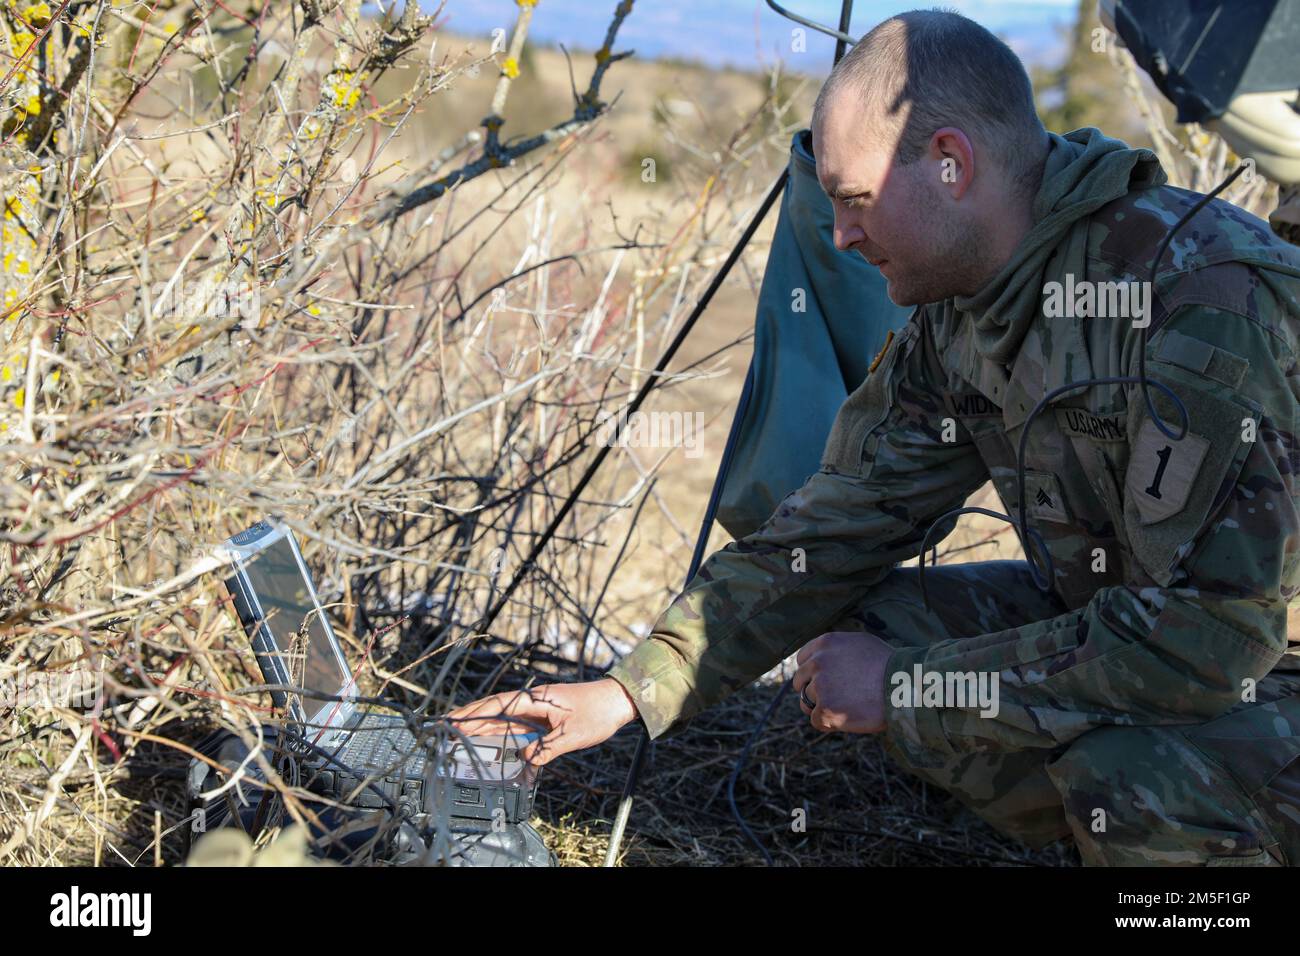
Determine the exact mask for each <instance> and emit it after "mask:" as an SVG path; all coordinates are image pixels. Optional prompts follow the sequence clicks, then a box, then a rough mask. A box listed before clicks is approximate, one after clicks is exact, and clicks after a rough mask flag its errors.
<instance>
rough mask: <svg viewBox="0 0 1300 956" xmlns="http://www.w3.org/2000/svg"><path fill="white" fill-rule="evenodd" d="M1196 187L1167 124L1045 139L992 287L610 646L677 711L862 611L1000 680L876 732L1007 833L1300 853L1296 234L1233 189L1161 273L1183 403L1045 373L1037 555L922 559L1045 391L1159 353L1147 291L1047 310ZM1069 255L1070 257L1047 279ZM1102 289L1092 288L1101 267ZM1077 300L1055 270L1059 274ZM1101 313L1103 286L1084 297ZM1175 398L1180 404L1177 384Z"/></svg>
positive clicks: (1299, 858)
mask: <svg viewBox="0 0 1300 956" xmlns="http://www.w3.org/2000/svg"><path fill="white" fill-rule="evenodd" d="M1199 198H1200V197H1199V196H1198V195H1197V194H1195V193H1190V192H1188V191H1186V190H1182V189H1176V188H1173V187H1170V186H1168V185H1166V179H1165V176H1164V173H1163V171H1162V170H1161V169H1160V166H1159V163H1158V162H1157V161H1156V159H1155V157H1154V155H1153V154H1151V153H1150V152H1149V151H1147V150H1133V149H1128V148H1127V147H1125V146H1124V145H1123V144H1122V143H1119V142H1117V141H1115V140H1110V139H1108V138H1106V137H1104V136H1102V135H1101V134H1100V133H1098V132H1097V131H1096V130H1078V131H1075V132H1074V133H1071V134H1068V135H1067V136H1065V137H1061V136H1056V135H1053V136H1052V149H1051V152H1050V154H1049V156H1048V160H1047V166H1046V169H1045V173H1044V179H1043V186H1042V188H1041V189H1040V191H1039V194H1038V196H1037V198H1036V200H1035V203H1034V210H1033V212H1034V220H1035V225H1034V227H1033V229H1032V230H1031V232H1030V234H1029V236H1027V237H1026V239H1025V241H1024V242H1022V243H1021V246H1020V247H1019V248H1018V249H1017V250H1016V253H1015V254H1014V255H1013V257H1012V260H1011V262H1009V263H1008V264H1007V267H1006V268H1005V269H1004V270H1003V272H1002V273H1000V274H999V276H998V277H997V278H995V279H994V280H993V281H991V282H990V283H989V285H988V286H986V287H985V289H983V290H981V291H980V292H979V293H978V294H976V295H975V296H972V297H969V298H967V297H959V298H957V299H949V300H946V301H944V302H941V303H937V304H934V305H930V306H925V307H923V308H920V309H918V310H917V311H916V312H915V313H914V314H913V316H912V318H911V320H910V321H909V323H908V325H907V326H906V327H905V328H904V330H903V331H902V332H901V333H900V334H899V335H898V336H896V337H895V338H894V339H893V341H892V342H891V343H890V344H889V345H888V346H887V347H886V349H885V350H884V352H883V353H882V355H881V356H880V357H879V359H878V361H877V362H876V363H875V364H874V365H873V368H872V371H871V373H870V374H869V375H868V376H867V379H866V380H865V381H864V382H863V384H862V385H861V387H859V388H858V389H857V391H855V392H854V393H853V394H852V395H850V396H849V398H848V399H847V400H846V401H845V403H844V405H843V407H842V408H841V410H840V412H839V415H838V417H837V419H836V421H835V424H834V426H833V428H832V430H831V434H830V436H829V439H828V441H827V445H826V450H825V452H824V454H823V459H822V464H821V468H820V470H819V471H818V472H817V473H816V474H814V475H812V476H811V477H810V478H809V479H808V481H807V482H806V483H805V484H804V485H803V487H802V488H800V489H798V490H797V491H794V492H792V493H791V494H790V495H788V496H787V497H786V498H785V499H784V500H783V501H782V502H781V504H780V505H779V506H778V508H777V510H776V512H775V513H774V514H773V515H772V516H771V518H770V519H769V520H768V521H767V522H766V523H765V524H764V525H763V526H762V527H761V528H759V529H758V530H757V531H756V532H755V533H754V534H752V535H749V536H748V537H746V538H743V539H741V540H739V541H736V542H733V543H732V544H729V545H728V546H727V547H725V548H723V549H722V550H721V551H718V552H717V553H715V554H714V555H712V556H711V557H710V558H709V560H708V561H707V562H705V564H704V565H703V566H702V567H701V569H700V571H699V573H698V574H697V575H696V577H695V578H694V579H693V580H692V581H691V582H690V584H689V585H688V586H687V588H686V590H685V591H684V592H683V593H682V594H681V595H680V596H679V597H678V598H677V599H676V600H675V601H674V602H673V604H672V605H671V606H670V607H669V608H668V609H667V610H666V611H665V612H664V614H663V615H662V616H661V618H660V619H659V621H658V622H657V623H656V625H655V627H654V629H653V631H652V633H651V635H650V637H649V638H648V639H647V640H646V641H645V642H643V643H642V644H641V645H640V646H639V647H638V648H636V650H635V651H633V653H632V654H630V655H628V657H627V658H625V659H624V660H623V661H622V662H620V663H619V664H618V665H617V666H616V667H615V668H614V669H613V670H612V671H611V672H610V673H611V676H612V677H614V678H615V679H617V680H618V681H620V683H622V684H623V685H624V687H626V688H627V690H628V692H629V693H630V694H631V695H632V697H633V699H634V700H635V701H636V702H637V706H638V711H639V714H640V717H641V719H642V721H643V722H644V724H645V726H646V728H647V730H648V732H649V733H650V734H651V736H652V737H658V736H661V735H663V734H664V733H666V732H675V731H677V730H679V729H680V728H681V726H682V724H683V722H684V721H685V720H688V719H689V718H690V717H691V716H692V715H694V714H695V713H697V712H699V711H700V710H702V709H703V708H705V707H708V706H710V705H711V704H713V703H715V702H717V701H718V700H720V699H722V698H723V697H725V696H726V695H727V694H729V693H731V692H732V691H734V690H736V689H737V688H739V687H742V686H744V685H745V684H747V683H749V682H750V681H752V680H754V679H755V678H757V677H758V676H760V675H761V674H763V673H765V672H766V671H768V670H769V669H770V668H772V667H773V666H775V665H776V664H777V663H778V662H780V661H781V660H783V659H784V658H786V657H787V656H789V655H790V654H791V653H793V652H794V651H795V650H797V649H798V648H799V647H800V646H801V645H802V644H804V643H806V642H807V641H809V640H811V639H812V638H814V637H816V636H818V635H819V634H821V633H824V632H826V631H830V630H853V629H857V630H869V631H872V632H874V633H878V634H880V635H881V636H882V637H884V638H885V639H886V640H887V641H888V642H889V643H890V644H891V646H892V647H893V648H894V652H893V654H892V656H891V658H890V660H889V662H888V666H887V668H886V676H887V680H889V679H890V677H891V675H894V674H897V673H913V672H914V668H915V667H916V666H919V667H920V668H921V669H922V671H925V672H938V673H940V674H950V673H967V672H971V673H981V672H982V673H986V674H996V675H997V678H998V687H999V692H1000V693H999V707H998V710H997V713H996V715H995V716H981V714H980V712H979V710H980V708H979V707H978V705H976V704H973V703H970V702H968V704H967V705H966V706H954V705H951V703H950V702H948V705H947V706H941V707H926V706H894V705H891V704H890V703H889V701H890V687H889V686H887V687H886V688H885V690H884V694H885V699H886V701H887V704H886V728H885V731H884V737H885V745H886V747H887V749H888V750H889V752H890V753H891V754H892V755H893V756H894V757H895V759H897V760H898V761H899V762H900V763H902V764H903V765H904V766H905V767H907V768H908V769H910V770H912V771H913V772H915V773H918V774H920V775H921V776H923V777H925V778H927V779H929V780H931V781H933V782H935V783H937V784H939V785H940V786H943V787H945V788H946V789H948V790H950V791H952V792H953V793H955V794H956V795H957V796H958V797H959V798H961V799H962V800H964V801H965V802H966V803H967V804H968V805H970V806H971V807H972V808H973V809H975V810H976V812H978V813H980V814H981V815H982V816H984V818H985V819H987V820H989V821H990V822H991V823H992V824H994V825H995V826H997V827H999V828H1000V829H1002V830H1003V831H1005V832H1008V833H1010V834H1013V835H1016V836H1019V837H1021V838H1022V839H1024V840H1026V841H1027V842H1030V843H1033V844H1041V843H1043V842H1047V841H1049V840H1051V839H1055V838H1057V837H1060V836H1063V835H1065V834H1066V833H1067V832H1072V833H1073V835H1074V836H1075V839H1076V841H1077V842H1078V843H1079V846H1080V850H1081V852H1082V854H1083V857H1084V859H1085V861H1087V862H1089V863H1111V864H1123V863H1143V862H1163V863H1217V864H1222V863H1227V864H1231V865H1240V864H1269V863H1273V862H1276V861H1283V862H1300V695H1297V694H1296V691H1297V690H1298V689H1300V647H1297V646H1294V645H1292V646H1290V647H1289V646H1288V640H1287V631H1286V622H1287V605H1288V603H1289V602H1290V601H1291V599H1292V598H1293V596H1294V595H1295V594H1296V590H1297V587H1298V586H1300V566H1298V564H1297V551H1300V501H1298V500H1297V488H1296V484H1295V475H1296V472H1297V468H1298V467H1300V450H1298V449H1297V447H1296V441H1297V436H1300V421H1297V412H1298V410H1300V404H1298V402H1297V382H1298V381H1300V380H1298V379H1297V375H1298V374H1300V373H1298V372H1297V364H1296V350H1297V347H1298V346H1300V342H1298V341H1297V334H1298V333H1300V323H1297V319H1298V318H1300V251H1298V250H1296V249H1295V248H1293V247H1291V246H1289V245H1287V244H1285V243H1283V242H1281V241H1280V240H1278V239H1277V238H1276V237H1275V236H1274V235H1273V234H1272V233H1271V232H1270V231H1269V229H1268V226H1267V225H1266V224H1265V223H1263V222H1262V221H1260V220H1258V219H1256V218H1254V217H1252V216H1250V215H1248V214H1246V213H1244V212H1243V211H1242V210H1240V209H1238V208H1236V207H1235V206H1232V205H1230V204H1228V203H1224V202H1221V201H1217V200H1216V201H1213V202H1211V203H1210V204H1209V205H1208V206H1207V207H1205V208H1204V209H1203V210H1201V211H1200V212H1199V213H1197V214H1196V216H1195V217H1194V218H1193V219H1192V220H1191V221H1190V222H1189V223H1188V224H1186V225H1185V226H1183V228H1182V229H1181V230H1180V231H1179V232H1178V234H1177V235H1176V237H1175V238H1174V240H1173V242H1172V244H1171V246H1170V247H1169V249H1168V250H1166V252H1165V254H1164V256H1163V257H1162V259H1161V261H1160V265H1159V268H1158V270H1157V273H1156V279H1155V283H1154V288H1153V290H1152V295H1151V309H1150V314H1149V316H1148V318H1149V320H1150V328H1149V329H1148V331H1149V333H1150V338H1149V343H1148V346H1147V350H1146V370H1147V376H1148V378H1149V380H1150V381H1152V382H1157V383H1161V384H1163V385H1164V386H1166V387H1168V388H1169V389H1171V390H1172V391H1173V392H1174V393H1175V394H1176V395H1177V396H1178V398H1179V399H1180V400H1181V402H1182V403H1183V405H1184V406H1185V407H1186V410H1187V412H1188V416H1189V425H1188V432H1187V435H1186V436H1185V437H1184V438H1183V439H1182V440H1181V441H1172V440H1169V439H1167V438H1166V437H1165V436H1164V435H1162V434H1161V433H1160V432H1159V431H1158V430H1156V428H1155V425H1154V424H1153V423H1152V421H1151V418H1150V416H1149V414H1148V413H1147V410H1146V407H1145V403H1144V402H1143V399H1142V397H1141V393H1140V390H1139V389H1137V387H1136V386H1133V385H1124V384H1119V385H1092V386H1088V387H1079V388H1077V389H1075V390H1073V391H1069V392H1066V393H1065V394H1063V395H1060V396H1058V397H1056V398H1055V399H1054V400H1053V401H1051V402H1050V403H1049V404H1048V406H1047V407H1046V409H1045V410H1044V411H1043V412H1041V413H1040V414H1039V415H1038V416H1037V417H1035V418H1034V420H1033V422H1032V423H1031V425H1030V434H1029V437H1028V442H1027V448H1026V453H1025V468H1026V485H1025V488H1026V498H1027V508H1028V514H1029V521H1030V525H1031V527H1033V528H1034V529H1036V530H1037V531H1038V532H1040V533H1041V534H1042V536H1043V538H1044V540H1045V543H1046V547H1047V548H1048V550H1049V552H1050V554H1051V556H1052V560H1053V572H1054V573H1053V578H1052V581H1051V592H1050V593H1044V592H1041V591H1039V590H1038V589H1037V588H1036V587H1035V586H1034V584H1033V582H1032V580H1031V579H1030V577H1029V575H1028V571H1027V566H1025V565H1023V564H1016V563H1011V564H1008V563H1004V562H994V563H990V564H967V565H961V566H955V567H947V568H940V569H931V570H930V571H928V572H927V580H926V584H927V589H928V590H929V593H930V596H931V603H932V608H931V611H930V612H929V613H927V612H926V611H925V610H924V609H923V608H922V607H921V604H920V597H919V592H918V591H917V588H916V581H915V574H916V571H915V570H909V569H902V568H897V567H896V566H897V565H898V563H899V562H901V561H904V560H906V559H910V558H913V557H915V556H916V555H917V554H918V552H919V551H920V547H921V541H922V537H923V535H924V534H925V532H926V530H927V529H928V528H929V527H930V525H931V524H932V523H933V522H934V520H935V519H936V518H937V517H939V516H940V515H942V514H943V513H945V512H947V511H949V510H952V509H954V508H958V507H960V506H961V505H962V503H963V502H964V501H965V500H966V499H967V497H968V496H969V495H970V494H971V493H972V492H974V491H975V490H977V489H978V488H979V487H980V486H981V485H982V484H983V483H984V482H985V481H987V480H990V479H991V480H992V482H993V484H994V486H995V488H996V490H997V492H998V494H999V496H1000V497H1001V499H1002V502H1003V505H1004V506H1005V507H1006V509H1007V512H1008V513H1009V514H1011V515H1013V516H1014V515H1015V514H1016V506H1017V500H1016V498H1017V487H1016V459H1017V448H1018V444H1019V441H1020V438H1021V434H1022V431H1023V430H1024V428H1025V426H1026V420H1027V418H1028V417H1029V413H1030V411H1031V409H1032V408H1033V407H1034V406H1035V404H1036V403H1037V402H1038V400H1039V399H1040V398H1042V397H1043V396H1044V395H1046V394H1047V392H1049V391H1051V390H1052V389H1054V388H1056V387H1058V386H1061V385H1064V384H1068V383H1075V382H1082V381H1083V380H1085V379H1090V378H1103V377H1108V376H1133V375H1136V374H1137V356H1138V349H1139V346H1140V338H1139V330H1138V328H1137V327H1136V326H1135V322H1134V319H1133V318H1129V317H1123V316H1120V317H1116V316H1114V315H1113V314H1112V315H1106V316H1103V315H1102V314H1101V310H1100V308H1099V307H1098V305H1099V302H1100V296H1099V297H1098V298H1096V299H1094V301H1093V306H1094V308H1093V309H1092V312H1091V314H1075V315H1074V316H1070V315H1064V316H1062V315H1051V316H1049V315H1047V314H1045V312H1044V310H1045V308H1046V307H1047V306H1048V304H1049V302H1051V301H1052V300H1051V297H1050V296H1049V295H1048V290H1050V289H1053V288H1065V289H1067V290H1069V289H1071V287H1072V286H1073V287H1074V288H1076V289H1077V288H1094V289H1096V288H1097V287H1096V286H1090V287H1081V286H1079V283H1080V282H1085V281H1086V282H1090V283H1113V282H1119V283H1130V282H1139V281H1143V280H1145V279H1146V278H1147V277H1148V275H1149V271H1150V266H1151V260H1152V257H1153V255H1154V253H1155V251H1156V248H1157V246H1158V244H1159V242H1160V240H1161V238H1162V237H1163V236H1164V234H1165V233H1166V231H1167V230H1168V229H1169V227H1170V226H1171V225H1173V224H1174V222H1175V221H1176V220H1177V219H1178V218H1179V217H1180V216H1181V215H1183V214H1184V213H1185V212H1186V211H1187V210H1188V209H1190V208H1191V206H1192V205H1193V204H1194V203H1195V202H1196V201H1197V200H1198V199H1199ZM1054 282H1055V283H1058V285H1057V286H1055V287H1054V286H1052V285H1050V284H1051V283H1054ZM1080 295H1082V293H1080ZM1058 301H1059V299H1058ZM1071 301H1073V302H1074V303H1075V305H1076V306H1078V307H1079V308H1078V309H1076V310H1074V311H1075V312H1076V313H1088V311H1089V310H1088V309H1087V308H1085V306H1086V302H1085V301H1084V300H1083V299H1082V298H1075V299H1072V300H1071ZM1150 391H1151V396H1152V399H1153V401H1154V403H1155V406H1156V408H1157V410H1158V411H1159V412H1160V415H1161V417H1162V419H1163V420H1164V421H1165V422H1166V423H1167V424H1168V426H1169V427H1170V428H1172V429H1173V430H1174V431H1175V432H1177V430H1178V427H1179V424H1180V418H1179V416H1178V414H1177V411H1176V407H1175V406H1174V404H1173V403H1172V402H1171V401H1170V400H1169V399H1168V397H1167V396H1165V395H1164V394H1163V393H1162V392H1161V391H1160V389H1158V388H1157V387H1155V386H1154V385H1153V386H1152V387H1151V390H1150Z"/></svg>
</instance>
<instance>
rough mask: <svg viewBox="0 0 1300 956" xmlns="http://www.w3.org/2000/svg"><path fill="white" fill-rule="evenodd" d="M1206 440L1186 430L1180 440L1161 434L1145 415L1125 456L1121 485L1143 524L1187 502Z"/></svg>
mask: <svg viewBox="0 0 1300 956" xmlns="http://www.w3.org/2000/svg"><path fill="white" fill-rule="evenodd" d="M1209 447H1210V443H1209V442H1208V441H1207V440H1205V439H1204V438H1202V437H1201V436H1200V435H1193V434H1192V433H1191V432H1188V433H1187V434H1186V435H1184V436H1183V439H1182V441H1174V440H1173V439H1172V438H1166V437H1165V436H1164V435H1163V434H1161V432H1160V429H1158V428H1156V425H1155V422H1153V421H1151V420H1150V419H1147V420H1146V421H1145V422H1143V423H1142V428H1141V429H1140V430H1139V431H1138V437H1137V442H1136V443H1135V444H1134V446H1133V457H1132V458H1131V459H1129V463H1128V476H1127V477H1126V479H1125V488H1126V490H1127V491H1128V493H1129V495H1130V497H1132V499H1133V500H1134V502H1135V503H1136V504H1137V509H1138V513H1139V514H1140V515H1141V516H1142V523H1143V524H1155V523H1156V522H1157V521H1164V520H1165V519H1166V518H1170V517H1173V516H1174V515H1176V514H1178V512H1179V511H1181V510H1182V509H1183V505H1185V504H1187V496H1188V495H1190V494H1191V492H1192V485H1193V484H1195V482H1196V475H1197V473H1198V472H1200V470H1201V464H1202V463H1203V462H1204V461H1205V453H1206V451H1208V450H1209Z"/></svg>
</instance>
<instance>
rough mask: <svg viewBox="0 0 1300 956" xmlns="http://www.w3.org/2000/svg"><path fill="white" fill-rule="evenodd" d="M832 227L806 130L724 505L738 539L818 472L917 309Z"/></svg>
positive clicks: (766, 279) (797, 143) (762, 299)
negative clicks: (842, 244)
mask: <svg viewBox="0 0 1300 956" xmlns="http://www.w3.org/2000/svg"><path fill="white" fill-rule="evenodd" d="M833 224H834V214H833V213H832V211H831V204H830V200H829V199H827V198H826V194H825V193H823V192H822V189H821V186H820V185H818V183H817V170H816V165H815V163H814V160H813V155H812V136H811V134H810V133H809V131H808V130H801V131H800V132H798V133H796V134H795V137H794V142H793V144H792V145H791V149H790V181H789V183H788V185H787V186H786V191H785V195H784V196H783V197H782V200H781V212H780V217H779V219H778V220H777V224H776V235H775V237H774V238H773V240H772V251H771V253H770V254H769V256H768V260H767V271H766V272H765V273H764V275H763V285H762V288H761V290H760V291H759V297H758V311H757V314H756V316H755V319H754V358H753V363H752V364H751V366H750V371H749V375H750V378H749V380H748V381H747V382H746V388H747V389H751V390H752V392H751V395H750V401H749V405H748V408H747V410H746V411H745V416H744V419H743V421H742V422H741V425H740V433H739V435H738V438H737V443H736V447H735V449H734V451H733V453H732V454H733V458H732V463H731V468H730V470H729V471H728V473H727V478H726V483H725V484H724V486H723V489H722V494H721V497H720V499H719V503H718V514H717V520H718V521H719V522H720V523H721V524H722V526H723V527H724V528H726V529H727V531H728V533H730V534H731V535H732V536H733V537H735V538H742V537H744V536H745V535H747V534H749V533H750V532H751V531H754V530H755V529H757V528H758V526H759V525H761V524H762V523H763V522H764V521H766V520H767V519H768V517H769V516H770V515H771V514H772V512H773V511H774V510H776V506H777V504H778V503H779V502H780V501H781V499H782V498H784V497H785V496H786V495H787V494H789V493H790V492H791V491H793V490H795V489H796V488H798V487H800V486H801V485H802V484H803V483H804V481H805V480H806V479H807V478H808V476H809V475H811V474H812V473H813V472H815V471H816V470H817V469H818V467H819V466H820V463H821V455H822V449H823V448H824V447H825V444H826V436H827V435H829V434H830V430H831V424H832V422H833V421H834V420H835V413H836V412H837V411H838V410H839V407H840V405H841V404H843V402H844V399H845V398H847V397H848V395H849V393H850V392H852V391H853V390H854V389H856V388H857V387H858V385H859V384H860V383H861V382H862V380H863V379H865V378H866V376H867V368H868V366H869V365H870V364H871V360H872V359H873V358H875V356H876V353H877V352H879V351H880V348H881V346H882V345H884V344H885V337H886V335H887V334H888V332H889V331H890V330H891V329H892V330H897V329H900V328H902V326H903V325H904V324H906V322H907V318H908V316H909V315H910V314H911V311H912V310H911V309H910V308H909V309H904V308H901V307H899V306H896V305H894V304H893V303H892V302H890V301H889V297H888V296H887V295H886V294H885V280H884V279H883V278H882V277H881V275H880V273H879V272H878V271H877V270H876V268H875V267H874V266H872V265H870V264H869V263H868V262H867V261H866V260H865V259H863V258H862V257H861V256H860V255H858V254H857V253H856V252H839V251H838V250H836V248H835V244H834V241H833V239H832V227H833ZM800 310H802V311H800Z"/></svg>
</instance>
